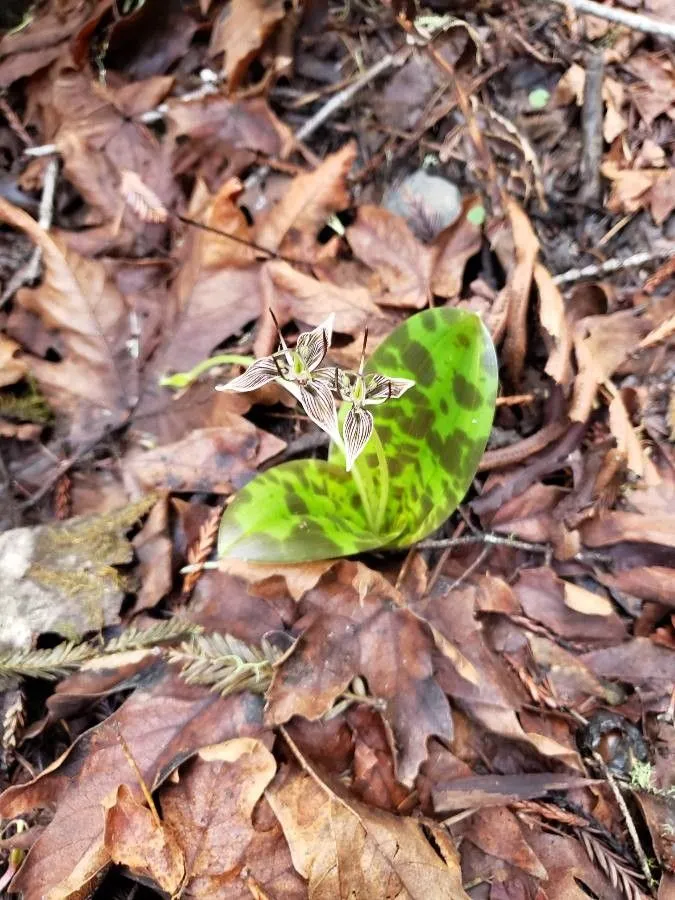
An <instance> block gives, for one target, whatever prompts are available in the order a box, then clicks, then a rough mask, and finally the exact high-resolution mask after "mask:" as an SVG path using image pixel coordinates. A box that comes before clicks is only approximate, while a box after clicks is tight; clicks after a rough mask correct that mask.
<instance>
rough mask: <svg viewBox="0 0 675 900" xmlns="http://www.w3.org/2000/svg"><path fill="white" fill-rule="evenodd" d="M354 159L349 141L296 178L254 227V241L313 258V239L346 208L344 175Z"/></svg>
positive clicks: (354, 152)
mask: <svg viewBox="0 0 675 900" xmlns="http://www.w3.org/2000/svg"><path fill="white" fill-rule="evenodd" d="M355 159H356V144H355V143H353V142H349V143H347V144H345V145H344V147H342V148H341V149H340V150H338V151H337V152H336V153H332V154H330V155H329V156H327V157H326V159H325V160H323V162H322V163H321V165H320V166H319V167H318V168H317V169H315V170H314V171H313V172H310V173H309V174H307V175H298V176H297V177H296V178H294V179H293V181H292V182H291V185H290V187H289V188H288V190H287V191H286V193H285V194H284V196H283V197H282V198H281V200H280V201H279V202H278V203H277V204H276V205H275V206H274V207H273V208H272V209H271V210H270V212H269V213H268V214H267V216H266V217H265V218H264V219H263V220H262V221H261V223H260V224H259V225H257V227H256V241H257V243H258V244H260V245H261V246H262V247H265V248H266V249H268V250H283V251H284V252H286V253H289V252H292V253H294V254H297V256H298V258H299V259H307V258H308V257H309V255H310V253H311V254H312V255H313V253H314V252H315V247H316V237H317V235H318V233H319V231H320V230H321V228H322V227H323V226H324V225H325V224H326V220H327V219H328V217H329V216H330V215H331V214H332V213H335V212H338V211H339V210H342V209H345V207H347V206H348V205H349V192H348V190H347V184H346V180H347V175H348V174H349V170H350V169H351V167H352V165H353V164H354V160H355Z"/></svg>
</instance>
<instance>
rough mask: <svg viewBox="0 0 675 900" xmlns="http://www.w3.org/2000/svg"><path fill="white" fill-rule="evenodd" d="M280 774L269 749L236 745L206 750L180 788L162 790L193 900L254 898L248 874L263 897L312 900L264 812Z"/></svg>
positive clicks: (247, 741)
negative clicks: (268, 794) (267, 793)
mask: <svg viewBox="0 0 675 900" xmlns="http://www.w3.org/2000/svg"><path fill="white" fill-rule="evenodd" d="M276 768H277V765H276V762H275V759H274V757H273V756H272V754H271V753H270V751H269V750H268V749H267V747H266V746H265V745H264V744H263V743H262V742H261V741H259V740H256V739H255V738H235V739H234V740H231V741H226V742H224V743H220V744H215V745H212V746H210V747H205V748H204V749H202V750H200V751H199V753H198V754H197V755H196V757H195V758H194V759H192V760H191V761H190V762H189V763H187V765H186V766H185V767H184V768H183V769H182V770H181V773H180V778H179V780H178V781H177V783H173V784H167V785H165V786H164V787H163V788H162V790H161V793H160V802H161V807H162V817H163V821H164V823H165V825H166V827H167V828H169V829H171V831H172V832H173V834H174V835H175V836H176V839H177V840H178V843H179V844H180V847H181V848H182V851H183V854H184V856H185V864H186V880H185V887H184V890H183V893H182V894H181V896H182V897H184V898H186V900H238V898H241V900H245V898H250V896H251V892H250V891H249V888H248V887H247V885H246V879H245V878H244V874H243V873H244V872H247V875H248V876H252V877H253V879H254V883H255V884H256V885H257V886H258V887H259V888H261V889H262V891H263V892H264V895H263V896H269V897H274V898H275V900H301V898H304V897H306V896H307V892H306V888H305V885H304V882H303V881H302V879H301V878H300V877H299V876H298V875H297V874H296V873H295V871H294V869H293V864H292V862H291V857H290V853H289V850H288V846H287V844H286V840H285V838H284V836H283V833H282V831H281V828H280V826H279V823H278V822H276V820H274V818H273V817H272V816H271V815H270V814H268V815H267V816H265V815H264V810H263V809H262V807H263V806H266V805H267V804H266V801H265V800H264V799H262V798H263V793H264V791H265V789H266V788H267V787H268V785H269V784H270V782H271V781H272V779H273V778H274V775H275V773H276Z"/></svg>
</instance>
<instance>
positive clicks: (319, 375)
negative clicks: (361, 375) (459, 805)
mask: <svg viewBox="0 0 675 900" xmlns="http://www.w3.org/2000/svg"><path fill="white" fill-rule="evenodd" d="M339 373H340V370H339V369H338V367H337V366H326V367H325V368H323V369H315V370H314V371H313V372H312V384H317V383H318V384H325V385H326V387H328V388H330V389H331V390H332V391H334V390H336V387H335V385H336V384H339V381H338V377H339Z"/></svg>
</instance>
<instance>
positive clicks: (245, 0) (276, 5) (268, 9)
mask: <svg viewBox="0 0 675 900" xmlns="http://www.w3.org/2000/svg"><path fill="white" fill-rule="evenodd" d="M285 14H286V12H285V5H284V2H283V0H232V3H230V4H229V6H227V7H226V8H225V9H224V10H223V11H222V12H221V14H220V16H219V17H218V19H217V20H216V22H215V23H214V26H213V31H212V32H211V42H210V44H209V53H210V54H211V56H217V55H218V54H219V53H224V54H225V58H224V60H223V74H224V75H225V76H226V78H227V89H228V91H229V92H230V93H233V92H234V91H236V90H237V88H238V87H239V85H240V84H241V81H242V79H243V78H244V76H245V75H246V72H247V71H248V67H249V66H250V64H251V63H252V62H253V60H254V59H255V57H256V55H257V54H258V53H259V51H260V50H261V49H262V47H263V45H264V43H265V41H267V39H268V38H269V37H270V36H271V34H272V33H273V31H274V29H275V28H276V26H277V25H278V24H279V22H281V20H282V19H283V18H284V16H285Z"/></svg>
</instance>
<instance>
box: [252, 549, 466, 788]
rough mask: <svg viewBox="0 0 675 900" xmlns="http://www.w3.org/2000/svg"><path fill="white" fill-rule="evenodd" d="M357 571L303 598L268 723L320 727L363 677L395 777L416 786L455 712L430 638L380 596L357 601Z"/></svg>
mask: <svg viewBox="0 0 675 900" xmlns="http://www.w3.org/2000/svg"><path fill="white" fill-rule="evenodd" d="M359 568H361V569H364V568H365V567H363V566H361V567H357V565H356V564H354V563H348V562H345V563H342V564H340V565H338V566H337V567H335V568H334V569H333V570H332V571H331V572H330V573H328V574H327V575H326V576H324V578H323V579H322V581H321V582H320V584H319V587H318V588H316V589H314V590H312V591H309V593H307V594H306V595H305V596H304V597H303V599H302V601H301V603H300V612H301V618H300V620H299V621H298V622H297V623H296V628H297V629H298V630H299V631H300V632H301V636H300V638H299V639H298V641H297V643H296V645H295V647H294V649H293V652H292V653H291V654H290V655H289V656H288V657H286V658H285V659H284V660H283V661H282V662H281V663H280V664H279V666H278V668H277V670H276V673H275V677H274V680H273V682H272V686H271V687H270V690H269V694H268V707H267V712H266V717H267V720H268V721H269V722H270V723H271V724H275V725H279V724H282V723H283V722H287V721H288V720H289V719H290V718H291V717H292V716H294V715H301V716H305V717H307V718H308V719H317V718H318V717H319V716H321V715H323V714H324V713H326V712H327V711H328V710H329V709H330V708H331V706H332V705H333V703H334V702H335V700H336V699H337V698H338V697H339V696H340V694H341V693H342V692H343V691H345V690H346V689H347V687H348V686H349V684H350V682H351V681H352V679H353V678H354V677H355V676H356V675H361V676H363V677H364V678H365V679H366V680H367V682H368V687H369V691H370V693H371V695H372V696H373V697H374V698H376V699H379V700H380V701H381V703H382V707H383V708H382V714H383V716H384V718H385V720H386V721H387V723H388V725H389V727H390V728H391V731H392V740H393V742H394V745H395V747H396V751H397V752H396V758H397V777H398V779H399V780H400V781H401V782H402V783H403V784H406V785H410V784H412V782H413V780H414V778H415V775H416V774H417V771H418V769H419V767H420V764H421V763H422V761H423V760H424V759H425V758H426V755H427V740H428V738H429V737H430V736H431V735H433V734H436V735H441V736H443V737H444V738H445V739H448V738H449V736H450V734H451V732H452V721H451V718H450V708H449V705H448V702H447V699H446V697H445V696H444V694H443V692H442V691H441V689H440V687H439V686H438V684H437V683H436V681H435V679H434V665H433V662H432V657H433V653H434V650H435V646H434V640H433V637H432V635H431V633H430V632H429V631H428V630H427V629H426V628H425V627H424V626H423V625H422V623H421V622H420V621H419V620H418V619H416V618H415V616H413V615H412V613H410V612H408V611H407V610H405V609H395V608H394V609H392V608H391V604H390V603H389V602H388V597H387V596H386V595H383V594H382V592H381V589H380V590H377V588H375V589H366V590H365V591H364V592H363V594H362V596H359V591H358V587H357V579H358V577H359ZM390 590H391V589H390Z"/></svg>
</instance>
